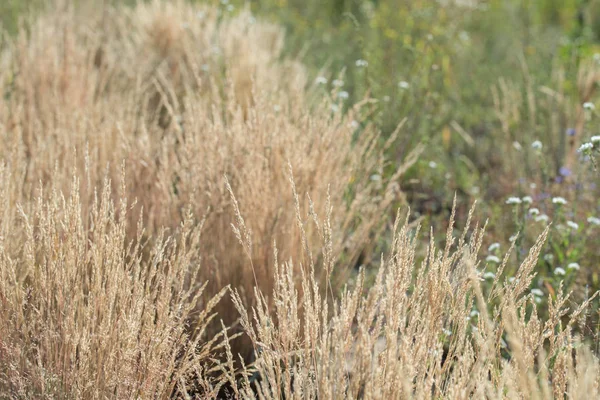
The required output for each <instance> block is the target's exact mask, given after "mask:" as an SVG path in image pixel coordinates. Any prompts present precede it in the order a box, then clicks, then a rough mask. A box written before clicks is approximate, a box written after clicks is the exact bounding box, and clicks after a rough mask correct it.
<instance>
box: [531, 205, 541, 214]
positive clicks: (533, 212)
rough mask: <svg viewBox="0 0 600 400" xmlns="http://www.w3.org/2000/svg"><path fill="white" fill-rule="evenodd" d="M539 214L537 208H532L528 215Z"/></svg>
mask: <svg viewBox="0 0 600 400" xmlns="http://www.w3.org/2000/svg"><path fill="white" fill-rule="evenodd" d="M539 213H540V210H539V209H538V208H535V207H533V208H530V209H529V214H531V215H538V214H539Z"/></svg>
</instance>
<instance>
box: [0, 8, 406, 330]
mask: <svg viewBox="0 0 600 400" xmlns="http://www.w3.org/2000/svg"><path fill="white" fill-rule="evenodd" d="M26 26H27V29H23V30H22V31H20V33H19V35H18V36H17V37H16V39H14V40H13V41H11V42H9V43H8V44H7V45H6V46H5V48H4V50H3V53H2V66H3V68H2V70H3V73H2V74H3V76H2V79H1V82H2V83H1V84H2V91H3V93H4V94H5V97H4V101H3V102H2V110H1V112H0V118H1V120H2V132H1V133H0V135H1V136H2V140H3V143H5V145H4V146H3V147H2V148H1V149H0V154H1V156H2V157H3V159H4V160H7V162H10V163H11V165H12V170H14V181H15V182H14V185H18V188H15V191H14V196H15V197H14V198H12V200H11V205H14V204H20V205H21V207H22V208H23V210H24V212H25V213H26V214H28V213H29V212H30V211H31V207H32V206H33V204H34V203H35V202H33V201H32V199H33V198H34V197H33V193H34V191H35V190H36V188H37V187H38V186H39V185H40V184H41V186H42V187H46V186H48V185H49V184H52V185H53V187H56V188H57V190H60V191H62V192H66V191H67V188H68V186H69V184H70V182H71V180H72V174H73V171H74V168H76V169H77V170H79V171H84V170H85V179H86V180H87V181H88V182H89V184H90V187H101V186H102V182H103V181H104V179H105V178H106V177H108V178H109V179H110V181H111V182H117V181H118V177H119V174H120V169H121V166H122V164H123V163H124V168H125V170H126V171H127V176H128V181H127V185H126V188H127V189H126V190H127V193H126V195H127V197H128V198H130V199H137V205H136V207H137V208H135V210H134V212H133V213H132V214H131V215H136V216H137V215H138V214H139V210H141V209H143V210H144V213H143V221H142V223H143V226H144V227H145V235H146V234H147V235H149V236H152V237H154V235H155V234H156V232H160V231H162V230H163V229H170V230H173V229H176V228H177V227H178V225H179V223H180V221H181V220H183V219H184V217H185V215H184V212H185V210H188V209H189V210H190V212H191V215H192V216H193V218H194V220H195V221H200V220H204V229H205V232H206V235H205V237H204V239H203V240H202V241H201V242H200V244H199V246H200V251H201V253H202V257H203V268H202V269H201V270H200V271H199V273H198V279H199V281H200V282H203V281H208V282H209V284H208V287H207V290H206V293H207V295H209V296H210V295H214V294H215V293H217V292H219V291H220V290H221V288H222V287H224V286H227V285H232V286H234V287H238V288H239V289H240V290H241V291H242V293H252V288H253V287H254V285H258V286H260V287H261V288H263V289H264V290H267V291H270V290H271V289H272V283H273V280H272V272H273V269H272V268H273V265H272V262H271V259H270V257H269V254H270V253H269V249H270V246H271V244H272V243H273V241H274V240H276V239H278V238H281V237H288V236H294V235H297V234H298V232H296V231H294V230H293V229H291V228H290V227H293V226H294V221H295V218H296V217H295V215H294V213H293V212H290V210H289V209H288V208H286V207H285V205H286V204H287V203H288V202H289V201H291V199H292V197H293V194H292V193H291V192H290V191H289V190H288V189H289V186H288V185H289V183H288V177H287V174H288V167H287V165H288V162H289V163H291V164H292V165H293V166H294V171H293V174H294V178H295V181H296V185H297V189H298V193H300V195H301V196H304V195H305V194H308V195H310V196H312V204H314V205H315V206H314V207H316V210H315V212H318V213H320V214H325V212H326V210H325V209H324V207H325V205H326V204H328V206H329V207H331V208H333V209H336V210H339V211H340V212H338V213H336V214H334V215H333V216H332V224H331V230H332V232H331V234H332V237H333V238H334V241H333V244H332V246H333V248H332V251H333V252H334V253H335V254H336V255H340V254H343V256H344V260H345V263H344V265H345V266H346V267H347V268H346V269H344V268H342V267H340V268H339V269H338V270H337V271H338V274H339V277H338V278H336V279H334V281H333V282H334V283H337V282H343V281H344V280H345V278H346V277H347V276H348V274H349V273H350V272H351V269H352V267H353V266H354V265H353V264H354V263H355V262H356V260H358V258H359V256H360V255H361V253H365V252H366V254H368V251H369V249H368V247H369V243H370V242H371V239H370V235H373V234H374V233H376V232H377V231H378V230H379V229H380V228H381V227H382V225H383V224H382V219H381V218H379V217H380V216H381V215H383V214H385V213H386V212H387V210H389V208H390V206H391V205H392V204H393V203H395V204H401V203H402V199H403V197H402V193H401V191H400V185H399V183H398V180H399V177H400V174H401V173H402V171H403V170H404V167H400V166H399V165H396V166H393V168H394V169H396V170H398V171H399V173H398V174H395V175H393V176H392V177H391V178H388V179H386V180H385V181H381V180H375V179H371V177H372V176H374V175H375V176H377V177H380V176H381V175H382V172H381V171H382V170H383V168H384V167H388V168H389V165H387V164H385V160H384V158H383V155H382V154H383V150H381V149H380V148H379V147H377V146H376V144H377V132H376V131H375V130H374V129H373V128H372V127H371V126H369V125H365V126H362V127H361V128H360V132H358V130H359V129H358V128H357V127H356V125H357V124H358V122H357V121H360V120H361V111H360V108H359V107H357V108H355V109H351V110H350V111H349V112H348V113H342V112H341V111H339V110H341V109H342V107H341V104H340V101H342V100H339V101H335V102H332V101H331V100H326V99H325V100H323V101H322V102H321V104H318V106H317V107H314V106H313V105H312V104H309V102H308V100H307V98H308V94H307V93H306V90H305V89H306V86H307V78H306V73H305V72H304V69H303V67H302V66H301V65H300V64H299V63H297V62H295V61H293V60H289V59H283V58H282V56H281V49H282V43H283V34H282V30H281V29H280V28H279V27H277V26H275V25H271V24H266V23H262V22H257V21H256V20H255V19H254V17H253V16H252V15H251V14H249V13H248V12H246V11H243V12H241V13H239V14H238V15H235V16H230V17H225V16H224V15H222V13H220V11H219V10H218V9H216V8H210V7H209V8H207V7H193V6H191V5H188V4H186V3H183V2H160V1H153V2H149V3H140V4H138V5H136V6H135V7H133V8H131V9H130V8H118V9H117V8H112V7H109V6H106V7H104V8H102V9H100V10H97V9H95V8H94V7H87V8H86V6H84V5H82V6H81V7H80V8H75V7H73V6H72V5H71V4H70V3H69V2H60V1H58V2H56V4H55V7H54V8H53V9H52V10H50V11H48V12H46V13H45V14H42V15H41V16H40V17H39V18H37V19H35V20H33V21H31V22H30V24H29V25H26ZM336 110H337V111H336ZM86 160H87V161H86ZM408 162H409V163H410V162H414V157H413V159H412V160H408ZM86 163H87V167H85V166H84V164H86ZM230 190H231V191H233V192H234V193H235V194H236V198H237V206H238V207H239V209H240V212H241V213H242V214H243V215H244V227H245V229H247V230H248V231H252V233H253V242H252V243H251V245H249V246H246V247H242V246H239V245H238V238H237V237H236V234H235V232H233V231H232V229H231V223H232V222H234V221H236V218H237V217H236V215H235V214H234V213H233V212H232V211H233V207H232V205H233V203H232V201H231V196H230V193H229V191H230ZM113 193H115V192H114V191H113ZM326 196H329V197H328V199H329V203H326V201H325V197H326ZM113 199H114V201H116V202H118V201H119V199H118V198H117V197H115V196H113ZM93 201H94V197H93V191H91V190H90V191H88V192H87V195H86V196H82V198H81V203H82V204H81V207H82V213H83V214H84V215H87V214H89V212H91V209H92V204H93ZM307 210H308V209H307ZM303 211H306V210H303ZM342 211H343V212H342ZM123 218H126V217H123ZM130 222H131V221H130ZM135 226H136V221H133V222H131V223H130V224H129V225H128V227H129V228H128V232H127V234H128V236H127V237H128V238H134V237H135V236H136V231H135ZM317 238H318V235H317V233H316V232H312V231H309V232H307V240H308V241H309V242H311V243H315V240H317ZM280 242H281V243H294V244H293V245H289V246H284V247H281V249H280V251H281V253H282V255H284V256H285V257H292V256H293V257H297V256H298V255H299V254H300V253H301V247H300V246H299V245H298V243H299V242H298V241H291V240H290V241H280ZM247 255H250V257H251V263H247V262H246V256H247ZM247 300H248V301H250V302H252V301H253V296H248V299H247ZM225 303H227V302H225ZM218 307H222V308H221V309H220V311H222V312H224V316H223V318H224V319H225V320H226V322H227V323H232V322H233V320H231V318H230V315H231V314H230V313H227V312H225V311H226V310H227V309H229V308H230V307H231V305H228V304H220V305H219V306H218Z"/></svg>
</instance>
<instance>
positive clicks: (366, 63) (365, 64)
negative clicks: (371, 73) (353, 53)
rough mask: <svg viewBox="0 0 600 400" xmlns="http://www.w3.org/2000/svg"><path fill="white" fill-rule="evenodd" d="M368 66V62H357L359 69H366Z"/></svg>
mask: <svg viewBox="0 0 600 400" xmlns="http://www.w3.org/2000/svg"><path fill="white" fill-rule="evenodd" d="M367 65H369V63H368V62H367V60H356V66H357V67H359V68H363V67H366V66H367Z"/></svg>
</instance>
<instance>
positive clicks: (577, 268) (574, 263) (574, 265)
mask: <svg viewBox="0 0 600 400" xmlns="http://www.w3.org/2000/svg"><path fill="white" fill-rule="evenodd" d="M579 268H581V267H580V266H579V264H577V263H576V262H572V263H570V264H569V265H567V269H574V270H575V271H579Z"/></svg>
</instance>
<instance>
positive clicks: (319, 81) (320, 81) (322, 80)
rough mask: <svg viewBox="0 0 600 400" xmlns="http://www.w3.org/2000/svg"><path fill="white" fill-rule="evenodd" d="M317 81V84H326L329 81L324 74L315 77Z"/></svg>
mask: <svg viewBox="0 0 600 400" xmlns="http://www.w3.org/2000/svg"><path fill="white" fill-rule="evenodd" d="M315 83H316V84H317V85H325V84H326V83H327V78H325V77H324V76H319V77H317V79H315Z"/></svg>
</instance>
